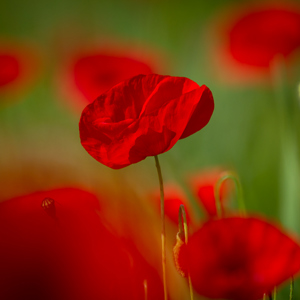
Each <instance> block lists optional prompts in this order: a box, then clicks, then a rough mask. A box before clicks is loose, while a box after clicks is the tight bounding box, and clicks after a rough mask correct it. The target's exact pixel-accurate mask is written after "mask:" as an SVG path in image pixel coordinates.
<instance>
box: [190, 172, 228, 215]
mask: <svg viewBox="0 0 300 300" xmlns="http://www.w3.org/2000/svg"><path fill="white" fill-rule="evenodd" d="M222 173H224V170H222V169H208V170H204V171H202V172H201V173H199V174H197V175H194V176H193V177H191V179H190V184H191V186H192V189H193V191H194V194H195V195H196V196H197V198H198V199H199V202H200V204H201V205H202V207H203V208H204V210H205V212H206V213H207V215H208V217H210V218H213V217H216V216H217V208H216V198H215V190H214V189H215V185H216V184H217V182H218V180H219V179H220V178H221V176H222ZM231 190H232V186H231V185H230V183H229V182H227V181H224V182H223V183H222V184H221V187H220V191H219V193H220V201H221V205H222V209H223V210H224V205H225V204H226V200H227V199H228V197H229V195H230V193H231Z"/></svg>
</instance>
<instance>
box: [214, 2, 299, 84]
mask: <svg viewBox="0 0 300 300" xmlns="http://www.w3.org/2000/svg"><path fill="white" fill-rule="evenodd" d="M211 28H212V30H211V31H210V33H209V36H210V40H211V41H212V43H211V47H210V49H209V52H210V54H211V55H212V60H213V62H215V64H216V70H217V71H218V73H219V75H221V79H223V80H225V81H226V83H228V82H232V83H236V82H246V83H248V82H261V81H263V80H266V79H269V75H270V69H269V67H270V64H271V63H272V61H274V58H275V57H276V56H283V57H284V58H285V59H286V61H287V63H289V62H291V61H292V60H293V57H294V54H295V53H296V52H295V51H296V50H297V49H299V47H300V9H299V6H296V5H295V4H291V3H283V2H282V3H278V2H277V3H264V4H259V5H249V4H248V5H244V6H240V7H230V9H228V11H227V12H225V13H222V14H220V15H218V16H217V18H216V19H215V20H213V22H212V26H211Z"/></svg>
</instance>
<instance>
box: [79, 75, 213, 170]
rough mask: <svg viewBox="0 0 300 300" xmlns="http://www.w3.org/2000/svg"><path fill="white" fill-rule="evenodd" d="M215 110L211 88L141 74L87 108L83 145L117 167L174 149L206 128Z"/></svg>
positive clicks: (82, 124)
mask: <svg viewBox="0 0 300 300" xmlns="http://www.w3.org/2000/svg"><path fill="white" fill-rule="evenodd" d="M213 110H214V100H213V96H212V93H211V91H210V90H209V88H208V87H206V86H205V85H202V86H199V85H198V84H197V83H196V82H194V81H192V80H190V79H188V78H185V77H175V76H174V77H173V76H163V75H156V74H150V75H138V76H135V77H133V78H131V79H129V80H127V81H124V82H122V83H119V84H118V85H116V86H114V87H113V88H111V89H110V90H108V91H107V92H105V93H103V94H102V95H101V96H99V97H98V98H97V99H96V100H95V101H94V102H93V103H91V104H89V105H88V106H87V107H86V108H85V109H84V110H83V112H82V115H81V119H80V122H79V131H80V139H81V144H82V146H83V147H84V148H85V150H86V151H87V152H88V153H89V154H90V155H91V156H92V157H94V158H95V159H96V160H98V161H99V162H101V163H102V164H104V165H106V166H108V167H111V168H113V169H120V168H124V167H126V166H128V165H130V164H133V163H137V162H139V161H141V160H143V159H145V158H146V157H147V156H155V155H158V154H161V153H163V152H166V151H168V150H169V149H171V148H172V147H173V146H174V145H175V143H176V142H177V141H178V140H179V139H183V138H186V137H188V136H190V135H191V134H193V133H195V132H197V131H198V130H200V129H202V128H203V127H204V126H205V125H206V124H207V123H208V122H209V120H210V117H211V115H212V113H213Z"/></svg>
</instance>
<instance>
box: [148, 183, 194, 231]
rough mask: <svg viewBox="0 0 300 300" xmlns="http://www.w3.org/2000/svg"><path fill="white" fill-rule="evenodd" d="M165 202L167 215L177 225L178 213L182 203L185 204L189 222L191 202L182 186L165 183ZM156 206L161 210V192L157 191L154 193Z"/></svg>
mask: <svg viewBox="0 0 300 300" xmlns="http://www.w3.org/2000/svg"><path fill="white" fill-rule="evenodd" d="M164 196H165V197H164V200H165V201H164V203H165V215H166V217H167V218H169V220H170V221H172V222H173V223H174V224H175V225H176V226H178V213H179V207H180V205H181V204H182V205H184V208H185V212H186V219H187V222H188V224H189V222H190V215H189V211H190V209H189V203H188V200H187V198H186V196H185V194H184V192H183V191H182V190H181V189H180V187H178V186H176V185H170V184H169V185H168V184H167V185H164ZM152 198H153V201H154V205H155V208H156V209H157V211H159V212H160V192H159V191H156V193H155V194H153V195H152Z"/></svg>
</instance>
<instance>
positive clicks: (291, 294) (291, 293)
mask: <svg viewBox="0 0 300 300" xmlns="http://www.w3.org/2000/svg"><path fill="white" fill-rule="evenodd" d="M293 295H294V278H293V277H292V278H291V282H290V297H289V300H293Z"/></svg>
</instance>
